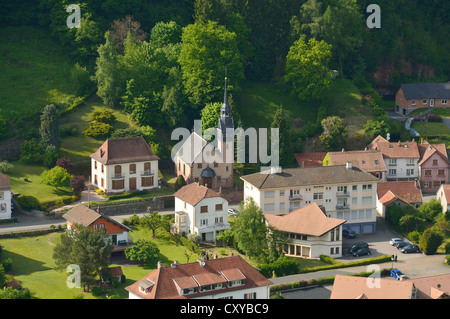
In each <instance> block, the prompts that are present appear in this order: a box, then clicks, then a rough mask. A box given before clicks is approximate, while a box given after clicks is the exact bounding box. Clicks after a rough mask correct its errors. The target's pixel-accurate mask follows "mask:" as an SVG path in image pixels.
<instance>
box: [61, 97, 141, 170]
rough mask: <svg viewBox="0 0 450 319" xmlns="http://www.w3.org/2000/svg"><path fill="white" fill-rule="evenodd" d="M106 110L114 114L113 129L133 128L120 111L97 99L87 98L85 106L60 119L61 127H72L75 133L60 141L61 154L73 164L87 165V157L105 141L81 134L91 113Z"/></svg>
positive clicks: (88, 160) (87, 123)
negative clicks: (101, 109)
mask: <svg viewBox="0 0 450 319" xmlns="http://www.w3.org/2000/svg"><path fill="white" fill-rule="evenodd" d="M100 108H107V109H110V110H112V111H113V112H114V115H115V116H116V118H117V120H116V122H115V123H113V127H114V128H115V129H124V128H128V127H130V126H133V123H132V122H131V120H130V119H129V117H128V116H127V115H126V114H125V113H124V112H122V111H121V110H118V109H114V108H111V107H109V106H105V105H104V104H103V102H102V101H101V100H100V99H99V98H98V97H97V96H93V97H91V98H89V99H88V100H87V101H86V103H85V104H83V105H80V106H79V107H77V108H76V109H75V110H73V111H72V112H70V113H68V114H66V115H65V116H63V117H62V118H61V127H62V128H64V127H73V128H75V129H76V131H77V133H76V134H75V135H73V136H64V137H62V139H61V153H62V155H63V156H68V157H69V158H70V160H71V161H72V162H73V163H89V162H90V157H89V155H90V154H92V153H94V152H95V151H96V150H97V149H98V148H99V147H100V146H101V145H102V144H103V143H104V142H105V140H106V139H104V138H101V139H100V138H99V139H97V138H92V137H87V136H85V135H84V134H83V131H84V129H85V128H86V127H87V126H88V125H89V123H90V121H91V118H90V116H89V115H90V114H91V113H92V111H94V110H97V109H100Z"/></svg>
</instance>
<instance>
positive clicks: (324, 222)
mask: <svg viewBox="0 0 450 319" xmlns="http://www.w3.org/2000/svg"><path fill="white" fill-rule="evenodd" d="M264 217H265V218H266V222H267V224H268V225H269V226H271V227H273V228H275V229H277V230H279V231H282V232H285V233H288V234H289V238H290V239H291V242H290V243H288V244H287V247H286V249H285V254H286V255H287V256H293V257H303V258H319V257H320V255H327V256H330V257H333V258H339V257H342V227H341V226H342V225H343V224H344V223H345V222H346V221H345V220H343V219H336V218H329V217H327V216H326V212H325V209H324V208H320V207H319V206H318V205H317V204H316V203H311V204H309V205H307V206H305V207H302V208H299V209H296V210H294V211H292V212H290V213H287V214H285V215H280V216H276V215H270V214H266V215H265V216H264Z"/></svg>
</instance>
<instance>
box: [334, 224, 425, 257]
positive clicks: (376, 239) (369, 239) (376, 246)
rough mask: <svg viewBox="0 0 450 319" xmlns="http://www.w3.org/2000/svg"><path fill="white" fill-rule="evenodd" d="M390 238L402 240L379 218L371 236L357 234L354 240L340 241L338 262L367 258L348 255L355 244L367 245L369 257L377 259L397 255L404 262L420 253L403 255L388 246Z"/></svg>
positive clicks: (344, 239) (345, 239)
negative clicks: (340, 253) (362, 243)
mask: <svg viewBox="0 0 450 319" xmlns="http://www.w3.org/2000/svg"><path fill="white" fill-rule="evenodd" d="M391 238H403V237H402V236H400V235H399V234H397V233H396V232H394V231H393V230H392V229H391V228H390V227H389V225H388V224H387V222H386V221H385V220H384V219H383V218H381V217H378V218H377V230H376V232H375V233H371V234H358V235H357V236H356V238H353V239H347V238H343V241H342V251H343V257H342V258H339V261H342V262H346V261H352V260H355V259H358V258H360V259H363V258H368V256H361V257H353V256H352V255H351V254H349V253H348V249H349V248H350V247H351V246H352V245H353V244H355V243H359V242H366V243H368V244H369V249H370V251H371V256H370V257H378V256H382V255H397V260H404V259H407V258H413V257H417V256H418V255H421V253H412V254H403V253H402V252H401V251H400V250H398V249H397V248H395V247H394V246H392V245H391V244H389V241H390V240H391Z"/></svg>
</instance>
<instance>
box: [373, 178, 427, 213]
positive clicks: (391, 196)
mask: <svg viewBox="0 0 450 319" xmlns="http://www.w3.org/2000/svg"><path fill="white" fill-rule="evenodd" d="M422 203H423V197H422V190H421V189H420V185H419V182H418V181H390V182H382V183H378V185H377V211H378V214H379V215H380V216H381V217H383V218H386V208H387V207H389V206H391V205H398V206H412V207H414V208H418V207H419V206H420V205H422Z"/></svg>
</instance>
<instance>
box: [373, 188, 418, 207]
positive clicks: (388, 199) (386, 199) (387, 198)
mask: <svg viewBox="0 0 450 319" xmlns="http://www.w3.org/2000/svg"><path fill="white" fill-rule="evenodd" d="M396 200H400V201H402V202H404V203H405V204H408V205H411V204H410V203H408V202H407V201H406V200H404V199H402V198H401V197H400V196H397V195H395V194H394V193H393V192H391V191H388V192H387V193H386V194H384V195H383V197H381V198H380V199H379V201H380V202H381V203H382V204H383V205H389V204H392V203H393V202H395V201H396Z"/></svg>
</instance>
